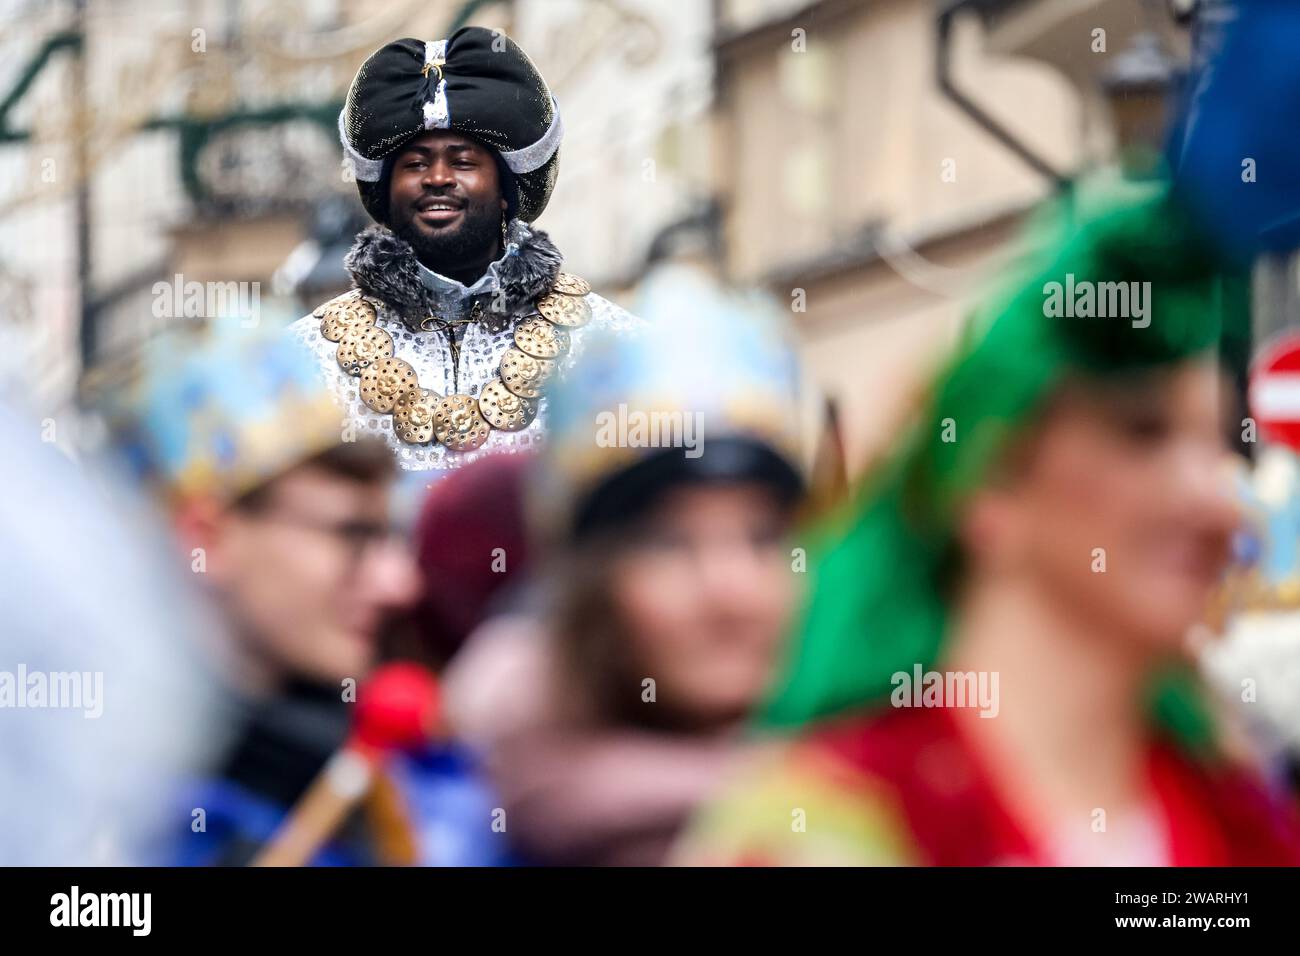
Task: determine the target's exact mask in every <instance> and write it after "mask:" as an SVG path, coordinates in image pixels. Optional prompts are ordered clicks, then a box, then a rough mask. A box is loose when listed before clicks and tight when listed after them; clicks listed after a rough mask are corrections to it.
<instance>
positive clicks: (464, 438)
mask: <svg viewBox="0 0 1300 956" xmlns="http://www.w3.org/2000/svg"><path fill="white" fill-rule="evenodd" d="M491 433H492V429H491V428H490V427H489V426H488V423H487V421H486V419H484V418H483V415H482V413H481V412H480V411H479V407H478V402H476V401H475V400H474V399H473V398H471V397H470V396H468V395H459V394H458V395H448V396H447V397H446V398H443V399H440V400H439V401H438V403H437V404H436V405H435V406H434V412H433V434H434V436H435V437H436V438H437V439H438V441H440V442H442V444H444V445H446V446H447V447H448V448H450V449H451V450H452V451H473V450H474V449H475V448H478V447H479V446H480V445H482V444H483V443H484V442H485V441H487V440H488V436H489V435H490V434H491Z"/></svg>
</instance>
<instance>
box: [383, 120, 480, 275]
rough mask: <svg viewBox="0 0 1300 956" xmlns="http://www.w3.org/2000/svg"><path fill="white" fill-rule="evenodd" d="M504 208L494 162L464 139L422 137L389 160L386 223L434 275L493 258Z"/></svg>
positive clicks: (442, 133) (445, 134)
mask: <svg viewBox="0 0 1300 956" xmlns="http://www.w3.org/2000/svg"><path fill="white" fill-rule="evenodd" d="M505 209H506V200H505V198H504V196H503V195H502V191H501V181H500V174H499V173H498V169H497V163H496V159H495V157H494V156H493V155H492V153H491V151H490V150H489V149H488V147H486V146H484V145H483V144H482V143H480V142H478V141H477V140H475V139H472V138H471V137H469V136H465V135H463V134H461V133H454V132H450V131H447V130H435V131H432V132H428V133H422V134H421V135H419V136H417V137H415V138H414V139H412V140H411V141H410V142H408V143H407V144H406V145H404V146H403V147H402V148H401V149H400V150H399V151H398V153H397V155H396V156H395V157H394V158H393V172H392V180H391V182H390V184H389V194H388V210H389V214H388V218H389V224H390V226H391V227H392V230H393V232H394V233H396V234H397V235H398V236H400V237H401V238H403V239H405V240H406V241H407V242H409V243H410V244H411V245H412V247H414V249H415V252H416V255H418V256H419V258H420V261H421V262H423V263H424V264H425V265H426V266H428V267H429V268H431V269H434V270H435V271H438V272H442V273H444V274H447V275H455V274H456V273H457V272H461V271H464V270H466V269H472V268H473V267H475V266H478V265H483V266H486V264H487V263H488V262H491V261H492V259H494V258H496V255H497V249H498V244H497V240H498V238H499V235H500V227H501V220H502V216H503V215H504V211H505Z"/></svg>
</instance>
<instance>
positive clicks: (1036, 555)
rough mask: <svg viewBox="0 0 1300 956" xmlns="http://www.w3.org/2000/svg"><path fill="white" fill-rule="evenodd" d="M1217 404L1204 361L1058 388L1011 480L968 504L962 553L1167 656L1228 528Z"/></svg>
mask: <svg viewBox="0 0 1300 956" xmlns="http://www.w3.org/2000/svg"><path fill="white" fill-rule="evenodd" d="M1221 402H1222V393H1221V390H1220V379H1219V376H1218V373H1217V372H1216V370H1215V369H1214V367H1213V365H1211V364H1209V363H1186V364H1184V365H1180V366H1178V367H1176V368H1175V369H1173V370H1171V371H1169V372H1167V373H1162V374H1160V375H1158V376H1156V375H1152V376H1148V377H1145V378H1143V379H1141V380H1140V381H1135V382H1131V383H1124V384H1122V385H1111V386H1106V387H1104V388H1097V387H1095V386H1094V387H1082V386H1080V387H1069V386H1067V387H1065V388H1064V389H1063V391H1062V394H1061V396H1060V398H1059V400H1058V401H1057V402H1056V403H1054V404H1053V406H1052V407H1051V409H1050V410H1049V411H1048V412H1047V414H1046V417H1045V420H1044V421H1043V423H1042V425H1041V427H1040V429H1039V430H1038V431H1037V432H1036V434H1035V435H1034V437H1033V438H1032V439H1031V440H1030V441H1029V443H1028V446H1027V447H1026V448H1025V449H1024V450H1023V451H1024V454H1023V456H1022V458H1021V459H1020V460H1019V461H1017V462H1016V463H1015V464H1014V466H1013V467H1012V468H1011V469H1009V476H1008V479H1007V481H1006V482H1005V483H1002V486H1001V487H999V488H991V489H987V490H986V491H984V492H981V493H980V494H979V495H977V496H976V499H975V500H974V502H973V503H972V508H971V511H970V513H969V515H968V517H970V518H971V520H970V521H968V522H967V526H966V541H965V543H966V546H967V550H968V551H969V552H971V553H972V554H973V555H974V556H975V560H976V561H977V563H980V564H981V566H982V568H983V569H984V570H985V571H986V572H988V573H992V574H1009V575H1016V576H1019V577H1020V578H1021V579H1022V580H1024V581H1027V582H1029V583H1030V585H1031V586H1032V587H1033V589H1034V591H1035V592H1036V593H1039V594H1045V595H1046V596H1047V597H1048V599H1049V600H1052V601H1054V602H1059V604H1058V606H1064V607H1067V608H1068V609H1070V610H1071V611H1073V612H1075V613H1077V614H1078V615H1081V616H1083V618H1084V619H1088V620H1092V621H1093V622H1095V623H1096V624H1097V625H1098V627H1099V629H1101V630H1102V631H1104V632H1105V633H1107V634H1114V635H1117V636H1120V637H1131V636H1137V637H1139V638H1140V639H1141V640H1142V641H1143V642H1145V643H1147V644H1148V646H1149V647H1152V646H1154V647H1158V648H1159V649H1160V650H1162V651H1168V650H1171V649H1173V648H1175V647H1177V646H1178V644H1179V643H1180V641H1181V638H1182V637H1183V636H1184V634H1185V633H1186V631H1187V629H1188V628H1189V627H1190V626H1191V625H1193V624H1194V623H1196V622H1197V621H1198V620H1200V619H1201V616H1202V614H1203V612H1204V610H1205V606H1206V603H1207V601H1208V599H1209V597H1210V594H1211V591H1212V589H1213V588H1214V586H1215V584H1216V582H1217V581H1218V579H1219V575H1220V573H1221V571H1222V569H1223V566H1224V564H1225V562H1226V560H1227V557H1228V552H1229V542H1230V537H1231V533H1232V530H1233V528H1234V527H1235V524H1236V520H1237V513H1236V509H1235V506H1234V504H1233V501H1232V498H1231V495H1230V488H1229V484H1228V482H1227V480H1226V468H1225V465H1226V462H1227V454H1228V452H1227V448H1226V446H1225V445H1224V443H1223V438H1222V435H1223V430H1222V411H1221V409H1222V406H1221Z"/></svg>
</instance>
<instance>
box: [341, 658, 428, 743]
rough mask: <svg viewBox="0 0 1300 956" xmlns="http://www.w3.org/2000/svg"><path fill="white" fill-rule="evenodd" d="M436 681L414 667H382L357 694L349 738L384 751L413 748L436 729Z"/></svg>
mask: <svg viewBox="0 0 1300 956" xmlns="http://www.w3.org/2000/svg"><path fill="white" fill-rule="evenodd" d="M440 703H441V702H440V700H439V693H438V682H437V680H436V679H435V678H434V676H433V674H431V673H430V672H429V671H428V670H426V669H425V668H423V667H420V666H419V665H418V664H409V663H400V662H399V663H394V664H385V665H384V666H383V667H380V668H379V669H378V670H376V671H375V672H374V673H373V674H372V675H371V676H370V679H369V680H367V681H366V682H365V683H363V684H362V685H361V687H360V688H359V689H358V691H357V711H356V714H355V716H354V719H353V730H352V735H353V738H354V739H355V740H357V741H358V742H359V743H361V744H362V745H363V746H365V747H369V748H372V749H376V750H382V751H388V750H397V749H403V748H411V747H416V746H418V745H420V744H422V743H424V742H426V741H427V740H428V739H429V738H430V737H431V736H432V735H433V734H434V733H435V732H436V730H437V728H438V724H439V718H440V711H441V707H440Z"/></svg>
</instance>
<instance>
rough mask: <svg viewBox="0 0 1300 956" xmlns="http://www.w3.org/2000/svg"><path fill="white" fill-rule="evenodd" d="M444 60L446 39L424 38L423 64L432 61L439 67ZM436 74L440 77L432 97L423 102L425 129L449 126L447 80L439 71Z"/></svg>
mask: <svg viewBox="0 0 1300 956" xmlns="http://www.w3.org/2000/svg"><path fill="white" fill-rule="evenodd" d="M446 62H447V41H446V40H426V41H425V43H424V65H425V66H428V65H429V64H430V63H434V64H437V66H438V67H439V68H440V69H441V67H442V65H443V64H444V63H446ZM438 75H439V77H440V79H439V80H438V88H437V90H436V91H435V92H434V94H433V99H432V100H428V101H427V102H425V104H424V128H425V129H447V128H448V127H450V126H451V114H450V113H449V112H448V109H447V81H446V79H442V78H441V76H442V74H441V72H440V73H439V74H438Z"/></svg>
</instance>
